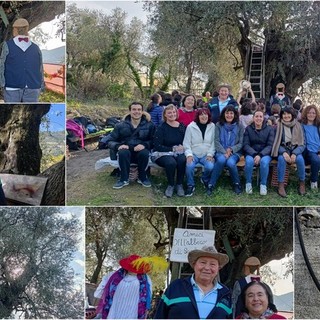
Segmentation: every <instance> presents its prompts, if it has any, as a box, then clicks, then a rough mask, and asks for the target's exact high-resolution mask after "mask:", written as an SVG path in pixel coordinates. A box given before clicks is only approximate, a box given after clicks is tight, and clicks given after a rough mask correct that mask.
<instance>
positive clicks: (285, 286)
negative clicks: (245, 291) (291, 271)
mask: <svg viewBox="0 0 320 320" xmlns="http://www.w3.org/2000/svg"><path fill="white" fill-rule="evenodd" d="M287 261H288V258H283V259H280V260H272V261H270V262H269V263H268V265H269V266H270V268H271V270H272V271H273V272H275V273H276V274H277V275H278V276H279V277H280V279H279V280H277V281H276V282H275V284H274V285H273V286H271V287H272V291H273V293H274V294H276V295H277V296H280V295H282V294H285V293H288V292H292V291H293V288H294V285H293V282H292V276H290V277H288V278H284V273H285V272H286V268H285V263H286V262H287Z"/></svg>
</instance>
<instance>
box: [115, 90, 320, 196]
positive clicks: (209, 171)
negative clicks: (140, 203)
mask: <svg viewBox="0 0 320 320" xmlns="http://www.w3.org/2000/svg"><path fill="white" fill-rule="evenodd" d="M277 88H278V89H279V90H280V89H281V92H280V93H279V92H277V93H276V96H275V97H273V99H272V103H273V104H272V107H274V108H273V109H274V110H277V111H278V114H276V113H274V115H273V117H274V118H276V116H278V117H277V119H276V120H275V121H272V122H271V121H270V122H268V115H267V113H266V105H265V101H262V100H259V101H255V98H254V94H253V92H252V89H251V87H250V85H249V86H248V87H247V90H248V91H249V92H251V95H252V99H251V100H248V99H243V98H241V95H243V91H241V92H240V95H239V97H240V98H238V99H237V100H235V99H234V98H233V96H232V95H231V94H230V86H229V85H228V84H222V85H220V86H219V87H218V91H217V93H218V94H217V95H215V96H214V97H211V98H210V99H209V98H208V97H207V98H206V99H207V101H208V102H204V100H203V102H204V103H203V104H202V107H197V100H196V98H195V97H194V96H193V95H192V94H186V95H185V96H184V97H183V99H182V101H181V106H180V107H177V106H176V105H175V104H173V103H169V104H167V105H166V106H162V105H161V101H162V97H161V95H160V94H154V95H153V96H152V100H151V102H150V104H149V106H148V108H147V112H144V110H143V105H142V104H141V103H138V102H134V103H132V104H131V105H130V106H129V111H130V113H129V114H128V115H127V116H126V117H125V118H124V121H122V122H121V123H119V124H117V125H116V126H115V128H114V130H113V132H112V133H111V137H110V142H109V147H110V148H111V149H113V150H115V151H116V152H118V161H119V167H120V172H121V173H120V180H119V181H118V182H117V183H116V184H115V185H114V188H116V189H120V188H122V187H123V186H126V185H128V184H129V182H128V181H129V170H130V163H132V162H134V163H137V165H138V172H139V179H138V183H141V184H142V185H143V186H145V187H150V186H151V182H150V180H149V178H148V176H147V174H146V170H147V168H148V162H149V155H150V154H151V159H152V161H154V162H155V163H156V164H157V165H159V166H160V167H163V168H164V169H165V172H166V177H167V182H168V185H167V188H166V190H165V195H166V196H167V197H169V198H170V197H172V196H173V194H174V192H175V191H176V193H177V195H178V196H192V195H193V194H194V192H195V180H194V172H195V167H196V166H197V165H198V164H201V165H202V167H203V171H202V175H201V182H202V183H203V184H204V186H205V187H206V193H207V194H208V195H211V194H212V193H214V190H215V188H216V185H217V182H218V180H219V177H220V176H221V174H222V172H223V170H224V168H227V169H228V171H229V174H230V178H231V181H232V186H233V190H234V192H235V193H236V194H240V193H242V186H241V181H240V176H239V172H238V168H237V163H238V162H239V160H240V158H241V157H242V156H244V158H245V167H244V176H245V181H246V182H245V192H246V193H248V194H251V193H252V192H253V187H252V175H253V169H254V167H259V168H260V195H263V196H264V195H266V194H267V179H268V175H269V166H270V162H271V160H272V159H276V160H277V179H278V194H279V195H280V196H281V197H286V196H287V194H286V190H285V171H286V167H287V165H292V164H294V165H296V168H297V175H298V178H299V185H298V193H299V194H300V195H304V194H305V193H306V187H305V179H306V173H305V165H306V163H307V164H310V165H311V177H310V180H311V189H317V188H318V173H319V169H320V113H319V109H318V107H316V106H315V105H309V106H306V107H305V108H304V109H303V111H302V113H301V115H300V121H298V119H297V116H298V111H297V110H296V109H295V108H293V107H292V106H291V104H287V103H286V102H285V101H288V103H289V101H290V100H289V99H286V100H284V99H285V97H286V95H285V94H284V87H283V85H282V84H280V85H278V86H277ZM278 89H277V90H278ZM282 93H283V96H281V94H282ZM279 96H280V97H279ZM280 98H281V99H280ZM279 101H280V102H279ZM279 103H281V105H280V104H279ZM290 103H291V102H290ZM246 108H247V109H248V108H249V110H250V114H243V113H246V112H242V110H245V109H246ZM248 116H250V117H248ZM241 117H242V120H243V121H241ZM244 117H245V118H244ZM248 119H249V121H248ZM245 123H246V125H245ZM185 176H186V184H187V189H186V191H185V189H184V186H183V184H184V179H185Z"/></svg>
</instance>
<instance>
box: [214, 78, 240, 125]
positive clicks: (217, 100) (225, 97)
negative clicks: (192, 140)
mask: <svg viewBox="0 0 320 320" xmlns="http://www.w3.org/2000/svg"><path fill="white" fill-rule="evenodd" d="M230 89H231V87H230V85H229V84H226V83H223V84H220V85H219V86H218V93H219V95H218V96H216V97H213V98H212V99H211V100H210V101H209V103H208V107H209V109H210V112H211V121H212V122H213V123H217V122H218V121H219V118H220V113H221V111H222V109H223V108H224V107H226V106H227V105H229V104H231V105H233V106H234V107H235V108H236V109H237V110H238V102H237V101H236V100H235V99H234V98H233V96H232V95H230Z"/></svg>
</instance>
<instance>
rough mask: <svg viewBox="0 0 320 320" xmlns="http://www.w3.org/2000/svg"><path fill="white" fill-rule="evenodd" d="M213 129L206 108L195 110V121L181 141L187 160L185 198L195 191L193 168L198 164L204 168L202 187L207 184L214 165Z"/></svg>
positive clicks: (209, 114)
mask: <svg viewBox="0 0 320 320" xmlns="http://www.w3.org/2000/svg"><path fill="white" fill-rule="evenodd" d="M214 127H215V125H214V123H212V122H211V113H210V110H209V109H206V108H201V109H197V111H196V116H195V120H194V121H192V122H191V123H190V124H189V125H188V127H187V130H186V134H185V136H184V140H183V147H184V149H185V152H184V154H185V156H186V158H187V164H186V176H187V186H188V188H187V192H186V196H187V197H188V196H189V197H190V196H192V195H193V193H194V190H195V183H194V168H195V166H196V165H197V164H198V163H201V164H202V165H203V166H204V171H203V173H202V177H201V181H202V182H203V183H204V185H207V184H208V182H209V179H210V175H211V171H212V169H213V163H214V160H213V156H214Z"/></svg>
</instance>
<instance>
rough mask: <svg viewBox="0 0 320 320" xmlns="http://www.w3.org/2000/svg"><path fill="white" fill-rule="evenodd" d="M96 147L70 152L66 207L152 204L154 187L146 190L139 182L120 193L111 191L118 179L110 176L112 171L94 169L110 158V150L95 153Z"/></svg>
mask: <svg viewBox="0 0 320 320" xmlns="http://www.w3.org/2000/svg"><path fill="white" fill-rule="evenodd" d="M95 147H96V144H94V145H91V146H88V147H87V146H86V149H87V150H88V152H87V151H85V150H80V151H74V152H71V153H70V158H69V160H68V161H67V204H68V205H96V206H111V205H117V206H122V205H123V206H126V205H137V206H139V205H144V206H148V205H153V200H152V199H153V191H152V188H144V189H143V192H141V188H142V186H141V185H139V184H137V183H130V186H128V187H125V188H123V189H121V190H115V189H113V188H112V186H113V184H114V183H115V182H116V177H115V176H111V175H110V174H111V172H112V171H113V168H111V167H105V168H103V169H102V170H99V171H96V170H95V163H96V162H97V161H98V160H100V159H103V158H106V157H108V156H109V152H108V151H107V150H95V149H94V148H95Z"/></svg>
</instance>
